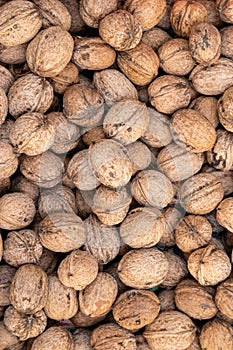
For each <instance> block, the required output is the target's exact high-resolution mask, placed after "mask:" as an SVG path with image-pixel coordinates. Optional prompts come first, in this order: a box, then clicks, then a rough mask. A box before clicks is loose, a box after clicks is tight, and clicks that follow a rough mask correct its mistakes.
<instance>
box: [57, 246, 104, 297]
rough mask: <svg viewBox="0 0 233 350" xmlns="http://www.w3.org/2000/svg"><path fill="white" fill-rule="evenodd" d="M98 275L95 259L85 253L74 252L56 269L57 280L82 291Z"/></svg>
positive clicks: (80, 251)
mask: <svg viewBox="0 0 233 350" xmlns="http://www.w3.org/2000/svg"><path fill="white" fill-rule="evenodd" d="M97 274H98V262H97V260H96V258H95V257H94V256H93V255H92V254H90V253H88V252H85V251H82V250H74V251H73V252H72V253H70V254H69V255H67V257H66V258H65V259H64V260H62V262H61V264H60V265H59V267H58V278H59V280H60V281H61V282H62V283H63V284H64V285H65V286H66V287H71V288H74V289H75V290H82V289H84V288H85V287H86V286H87V285H89V284H90V283H92V282H93V281H94V280H95V279H96V277H97Z"/></svg>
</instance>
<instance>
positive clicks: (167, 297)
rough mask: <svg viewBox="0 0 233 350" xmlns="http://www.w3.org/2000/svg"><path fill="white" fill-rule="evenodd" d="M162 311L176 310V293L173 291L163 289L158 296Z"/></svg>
mask: <svg viewBox="0 0 233 350" xmlns="http://www.w3.org/2000/svg"><path fill="white" fill-rule="evenodd" d="M158 298H159V302H160V310H161V311H171V310H175V309H176V305H175V292H174V290H173V289H163V290H162V291H161V292H160V293H159V294H158Z"/></svg>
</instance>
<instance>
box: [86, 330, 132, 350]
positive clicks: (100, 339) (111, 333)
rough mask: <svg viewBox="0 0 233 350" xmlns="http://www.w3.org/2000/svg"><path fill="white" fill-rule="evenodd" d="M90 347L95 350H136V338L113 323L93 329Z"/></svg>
mask: <svg viewBox="0 0 233 350" xmlns="http://www.w3.org/2000/svg"><path fill="white" fill-rule="evenodd" d="M90 345H91V347H93V349H95V350H108V349H114V348H115V349H117V350H124V349H127V350H136V349H137V348H136V338H135V336H134V335H133V334H132V333H131V332H129V331H128V330H126V329H124V328H121V327H120V326H118V325H117V324H115V323H106V324H104V325H101V326H99V327H97V328H95V329H94V331H93V332H92V334H91V339H90Z"/></svg>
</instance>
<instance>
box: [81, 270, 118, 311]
mask: <svg viewBox="0 0 233 350" xmlns="http://www.w3.org/2000/svg"><path fill="white" fill-rule="evenodd" d="M117 292H118V287H117V282H116V280H115V279H114V278H113V277H112V276H111V275H109V274H108V273H106V272H99V273H98V275H97V277H96V279H95V280H94V281H93V282H92V283H91V284H89V285H88V286H86V288H85V289H83V290H81V291H80V292H79V306H80V311H81V312H82V313H83V314H85V315H87V316H91V317H97V316H102V315H105V314H106V313H108V312H109V311H110V309H111V307H112V305H113V303H114V301H115V299H116V296H117Z"/></svg>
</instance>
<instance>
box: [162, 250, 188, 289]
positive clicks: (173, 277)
mask: <svg viewBox="0 0 233 350" xmlns="http://www.w3.org/2000/svg"><path fill="white" fill-rule="evenodd" d="M163 253H164V255H165V257H166V259H167V261H168V273H167V275H166V277H165V279H164V280H163V282H162V283H161V287H162V288H173V287H175V286H177V284H178V283H179V282H180V281H181V280H182V279H183V278H185V277H187V275H188V269H187V267H186V262H185V261H184V260H183V259H182V258H181V257H180V256H179V255H177V254H174V253H171V252H167V251H164V252H163Z"/></svg>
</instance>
